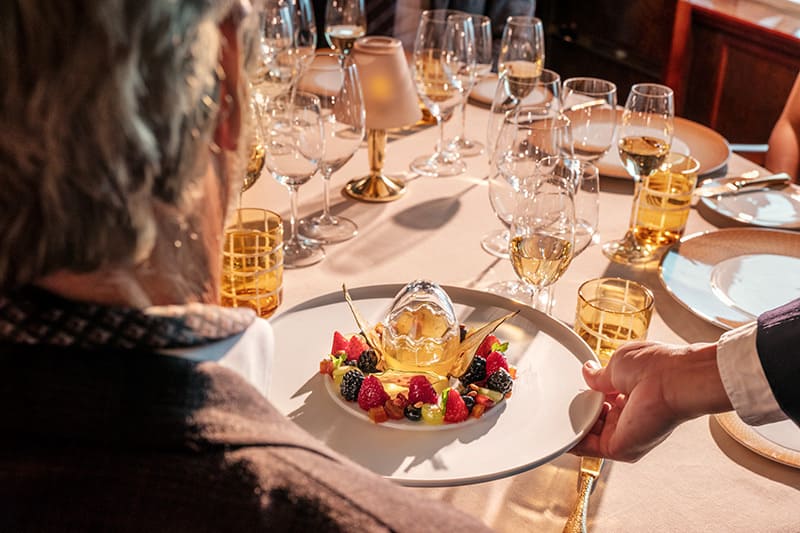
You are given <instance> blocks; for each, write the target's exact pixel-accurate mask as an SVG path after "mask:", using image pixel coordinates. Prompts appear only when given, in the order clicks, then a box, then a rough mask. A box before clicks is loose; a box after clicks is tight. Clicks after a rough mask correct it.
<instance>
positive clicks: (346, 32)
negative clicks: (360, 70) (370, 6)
mask: <svg viewBox="0 0 800 533" xmlns="http://www.w3.org/2000/svg"><path fill="white" fill-rule="evenodd" d="M366 33H367V14H366V11H365V10H364V0H328V3H327V5H326V6H325V39H326V40H327V41H328V44H329V45H330V46H331V48H333V49H334V50H336V51H337V52H339V53H340V54H343V55H347V54H349V53H350V50H351V49H352V48H353V44H354V43H355V42H356V40H357V39H358V38H360V37H363V36H364V35H365V34H366Z"/></svg>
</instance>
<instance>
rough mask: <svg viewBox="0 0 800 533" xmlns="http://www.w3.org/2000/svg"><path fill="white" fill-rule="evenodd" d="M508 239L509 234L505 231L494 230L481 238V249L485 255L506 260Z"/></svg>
mask: <svg viewBox="0 0 800 533" xmlns="http://www.w3.org/2000/svg"><path fill="white" fill-rule="evenodd" d="M508 239H509V233H508V230H507V229H502V230H496V231H493V232H491V233H487V234H486V235H484V236H483V238H482V239H481V248H483V251H484V252H486V253H487V254H490V255H493V256H495V257H499V258H500V259H508Z"/></svg>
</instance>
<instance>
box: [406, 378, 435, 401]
mask: <svg viewBox="0 0 800 533" xmlns="http://www.w3.org/2000/svg"><path fill="white" fill-rule="evenodd" d="M408 401H409V402H411V403H417V402H422V403H426V404H431V403H432V404H435V403H437V402H438V401H439V395H438V394H436V391H435V390H433V387H432V386H431V383H430V381H428V378H426V377H425V376H414V377H413V378H411V381H410V382H409V383H408Z"/></svg>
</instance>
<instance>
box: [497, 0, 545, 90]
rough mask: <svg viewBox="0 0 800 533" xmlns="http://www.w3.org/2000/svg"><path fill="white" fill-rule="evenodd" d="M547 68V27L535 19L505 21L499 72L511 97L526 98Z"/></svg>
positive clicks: (498, 63)
mask: <svg viewBox="0 0 800 533" xmlns="http://www.w3.org/2000/svg"><path fill="white" fill-rule="evenodd" d="M542 68H544V28H543V26H542V21H541V20H539V19H538V18H536V17H526V16H511V17H508V19H506V26H505V28H504V29H503V37H502V39H501V41H500V54H499V55H498V57H497V73H498V74H499V75H500V76H501V77H502V76H504V77H505V80H506V83H507V84H508V87H509V89H510V92H511V94H512V95H513V96H514V97H516V98H518V99H522V98H525V97H526V96H527V95H528V94H529V93H530V91H532V90H533V88H534V86H535V85H536V80H538V79H539V75H540V74H541V73H542Z"/></svg>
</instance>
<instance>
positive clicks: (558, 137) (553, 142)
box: [481, 105, 572, 294]
mask: <svg viewBox="0 0 800 533" xmlns="http://www.w3.org/2000/svg"><path fill="white" fill-rule="evenodd" d="M571 153H572V134H571V130H570V122H569V119H568V118H566V117H565V116H563V115H555V116H552V117H549V116H548V117H545V118H542V109H541V107H540V106H538V105H535V106H532V107H531V108H525V107H523V108H521V109H520V110H519V111H518V112H517V113H512V114H509V115H508V116H506V118H505V124H503V126H502V127H501V128H500V133H499V134H498V138H497V141H496V144H495V149H494V156H493V157H492V158H491V160H492V161H493V167H494V169H495V170H493V171H492V172H490V174H489V203H490V204H491V206H492V210H493V211H494V213H495V215H496V216H497V218H498V219H499V220H500V222H502V223H503V224H504V225H505V226H506V227H505V228H503V229H501V230H494V231H491V232H489V233H488V234H486V235H484V237H483V238H482V239H481V247H482V248H483V249H484V250H485V251H486V252H488V253H490V254H492V255H494V256H496V257H500V258H507V257H508V238H509V234H508V225H509V224H510V222H511V215H512V207H513V206H512V204H511V202H510V198H511V197H510V196H509V195H510V194H512V192H513V191H515V190H517V189H518V186H519V180H520V178H521V177H524V176H526V175H530V174H531V173H532V172H533V168H534V164H535V163H536V161H538V160H539V159H541V158H544V157H547V156H553V155H571ZM516 283H517V282H516V281H514V282H512V285H511V286H504V288H502V289H501V290H498V291H495V292H500V293H504V294H509V293H513V292H516V291H517V290H518V287H516V286H515V285H514V284H516Z"/></svg>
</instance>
